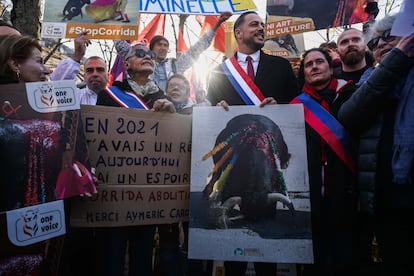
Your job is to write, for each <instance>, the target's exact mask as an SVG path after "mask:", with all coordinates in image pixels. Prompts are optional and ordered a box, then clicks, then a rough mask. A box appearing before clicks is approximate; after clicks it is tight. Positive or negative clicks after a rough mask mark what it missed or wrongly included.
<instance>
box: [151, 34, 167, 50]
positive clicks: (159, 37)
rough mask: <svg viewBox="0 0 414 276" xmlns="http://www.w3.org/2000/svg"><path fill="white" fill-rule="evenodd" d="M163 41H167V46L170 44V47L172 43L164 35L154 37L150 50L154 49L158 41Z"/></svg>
mask: <svg viewBox="0 0 414 276" xmlns="http://www.w3.org/2000/svg"><path fill="white" fill-rule="evenodd" d="M161 40H165V41H167V44H168V45H170V43H169V41H168V39H166V38H165V37H164V36H162V35H156V36H154V37H153V38H152V39H151V41H150V46H149V48H150V50H152V49H154V45H155V44H156V43H157V42H158V41H161Z"/></svg>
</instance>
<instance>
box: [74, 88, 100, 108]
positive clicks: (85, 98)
mask: <svg viewBox="0 0 414 276" xmlns="http://www.w3.org/2000/svg"><path fill="white" fill-rule="evenodd" d="M78 95H79V100H80V104H88V105H96V101H97V99H98V94H96V93H95V92H94V91H92V90H90V89H89V88H88V87H87V86H86V87H84V88H81V89H78Z"/></svg>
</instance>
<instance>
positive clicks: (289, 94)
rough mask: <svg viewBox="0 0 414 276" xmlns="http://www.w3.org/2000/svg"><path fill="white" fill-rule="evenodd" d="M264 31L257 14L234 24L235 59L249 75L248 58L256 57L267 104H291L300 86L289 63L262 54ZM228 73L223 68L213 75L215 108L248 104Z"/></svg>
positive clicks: (209, 89) (257, 80)
mask: <svg viewBox="0 0 414 276" xmlns="http://www.w3.org/2000/svg"><path fill="white" fill-rule="evenodd" d="M264 28H265V27H264V23H263V21H262V19H261V18H260V16H259V15H258V14H257V13H256V12H253V11H248V12H246V13H243V14H241V15H240V16H239V18H238V19H237V20H236V22H235V23H234V36H235V38H236V42H237V47H238V51H237V52H236V53H235V54H234V57H235V59H236V60H237V63H238V64H239V65H240V67H241V68H242V69H243V70H244V71H245V72H247V62H246V56H251V57H252V59H253V60H252V61H253V68H254V72H255V76H254V81H253V82H254V84H255V85H256V86H257V87H258V88H259V89H260V91H261V93H262V94H263V96H264V97H265V101H266V103H270V101H271V100H272V99H273V100H276V102H277V103H289V102H290V100H292V99H293V98H294V97H295V96H296V95H298V93H299V87H298V83H297V80H296V77H295V75H294V73H293V70H292V67H291V65H290V63H289V61H288V60H287V59H284V58H282V57H278V56H270V55H267V54H265V53H264V52H263V51H261V48H262V47H263V45H264V41H265V39H264ZM226 72H227V70H226V69H225V68H223V66H222V65H219V66H218V67H216V68H215V69H214V70H213V71H212V73H211V75H210V78H209V82H208V86H207V99H208V100H209V101H210V103H211V104H212V105H217V104H218V103H220V104H221V103H222V102H221V101H225V102H226V103H227V104H229V105H244V104H246V102H245V101H243V98H242V96H240V95H239V93H237V91H236V88H235V86H234V85H233V84H232V81H234V80H230V79H229V77H228V74H226ZM242 77H243V76H242ZM236 81H237V80H236ZM236 86H237V85H236ZM271 98H272V99H271Z"/></svg>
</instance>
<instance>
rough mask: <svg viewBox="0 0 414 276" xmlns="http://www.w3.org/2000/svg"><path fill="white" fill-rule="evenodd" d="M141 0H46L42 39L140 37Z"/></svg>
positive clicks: (125, 38)
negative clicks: (139, 9) (84, 36)
mask: <svg viewBox="0 0 414 276" xmlns="http://www.w3.org/2000/svg"><path fill="white" fill-rule="evenodd" d="M138 6H139V1H138V0H134V1H132V0H45V1H44V10H43V22H42V30H41V37H42V38H75V37H76V35H77V34H78V33H80V32H82V31H88V32H89V35H88V37H89V38H90V39H124V40H130V39H132V40H133V39H136V38H137V36H138Z"/></svg>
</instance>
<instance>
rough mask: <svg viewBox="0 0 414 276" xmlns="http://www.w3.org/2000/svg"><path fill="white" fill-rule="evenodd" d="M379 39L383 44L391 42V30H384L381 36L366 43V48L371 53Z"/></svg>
mask: <svg viewBox="0 0 414 276" xmlns="http://www.w3.org/2000/svg"><path fill="white" fill-rule="evenodd" d="M380 39H382V40H383V41H385V42H391V41H393V40H394V39H395V36H393V35H391V30H386V31H385V32H383V33H382V35H381V36H377V37H374V38H373V39H371V40H370V41H369V42H368V43H367V46H368V48H369V49H370V50H371V51H373V50H374V49H375V48H376V47H377V46H378V42H379V40H380Z"/></svg>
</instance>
